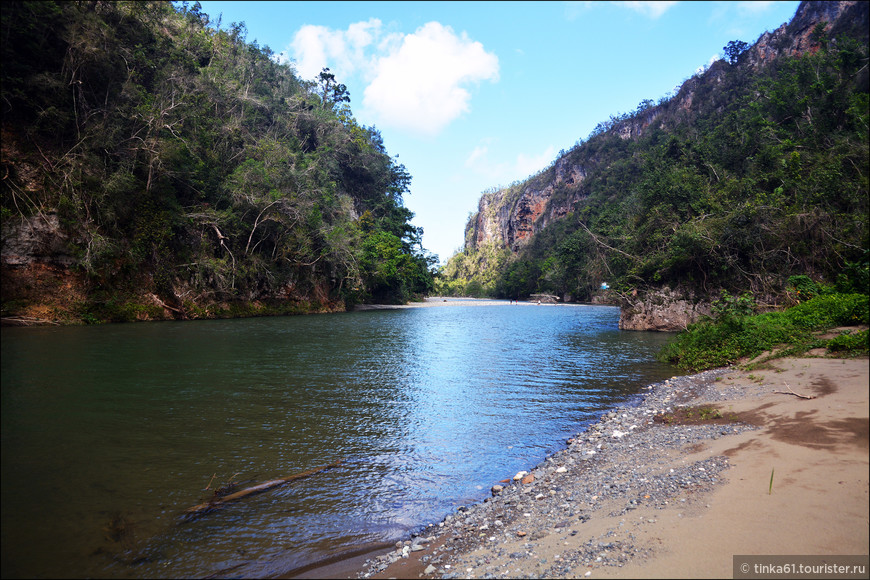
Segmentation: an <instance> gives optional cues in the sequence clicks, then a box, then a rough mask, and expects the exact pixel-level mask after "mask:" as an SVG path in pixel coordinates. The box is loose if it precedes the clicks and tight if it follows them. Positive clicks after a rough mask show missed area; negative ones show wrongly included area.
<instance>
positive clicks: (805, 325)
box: [659, 294, 870, 371]
mask: <svg viewBox="0 0 870 580" xmlns="http://www.w3.org/2000/svg"><path fill="white" fill-rule="evenodd" d="M868 315H870V307H868V296H867V295H864V294H830V295H825V296H817V297H815V298H813V299H812V300H808V301H806V302H803V303H801V304H798V305H797V306H794V307H793V308H791V309H789V310H786V311H784V312H768V313H765V314H760V315H757V316H738V315H733V314H731V315H728V316H724V317H720V318H719V319H717V320H706V321H702V322H699V323H697V324H693V325H691V326H689V328H688V329H687V330H686V332H684V333H682V334H680V335H678V336H677V337H676V338H675V339H674V340H673V341H672V342H670V343H669V344H667V345H666V346H665V347H664V348H663V349H662V351H661V353H660V354H659V358H660V359H661V360H662V361H665V362H670V363H672V364H675V365H677V366H678V367H680V368H682V369H686V370H691V371H699V370H704V369H709V368H714V367H721V366H727V365H729V364H732V363H734V362H736V361H737V360H738V359H740V358H743V357H755V356H757V355H759V354H761V353H763V352H765V351H767V350H771V349H773V348H775V347H776V346H779V345H783V344H791V345H795V346H794V347H793V348H791V349H788V351H787V353H788V354H800V353H802V352H805V351H806V350H807V349H809V348H811V347H812V345H814V344H816V343H817V342H818V341H817V340H816V341H814V339H813V336H812V332H813V331H817V330H824V329H828V328H833V327H837V326H854V325H858V324H867V323H868ZM866 335H867V333H866V331H864V332H863V333H857V334H856V335H841V336H840V337H837V338H836V339H834V340H833V341H830V342H829V343H828V347H829V348H831V349H832V350H838V349H841V350H845V351H849V352H860V350H859V349H860V348H866V342H867V340H866ZM862 336H863V338H861V337H862ZM862 341H863V342H862ZM832 345H833V346H832Z"/></svg>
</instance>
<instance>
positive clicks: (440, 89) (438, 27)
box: [363, 22, 499, 135]
mask: <svg viewBox="0 0 870 580" xmlns="http://www.w3.org/2000/svg"><path fill="white" fill-rule="evenodd" d="M498 71H499V67H498V57H496V56H495V54H493V53H489V52H486V50H484V48H483V45H482V44H481V43H479V42H475V41H472V40H471V39H470V38H468V35H467V34H465V33H464V32H463V33H462V34H461V35H457V34H456V33H455V32H453V29H452V28H450V27H449V26H444V25H442V24H440V23H438V22H429V23H428V24H425V25H424V26H422V27H421V28H419V29H417V31H416V32H414V33H413V34H408V35H406V36H405V37H404V38H403V39H402V41H401V43H400V44H398V46H395V45H394V46H393V47H392V49H391V50H390V51H389V52H388V53H387V54H385V55H383V56H380V57H379V58H377V60H376V62H375V65H374V78H373V80H372V82H371V83H370V84H369V85H368V86H367V87H366V89H365V91H364V94H363V106H364V107H365V108H366V109H367V110H369V111H371V112H372V113H373V114H374V115H375V117H377V118H378V119H379V121H380V122H381V123H383V124H384V125H390V126H394V127H399V128H403V129H409V130H411V131H413V132H417V133H422V134H427V135H434V134H437V133H438V132H440V131H441V130H442V129H443V128H444V127H445V126H446V125H448V124H449V123H450V122H451V121H453V120H455V119H457V118H458V117H459V116H460V115H462V114H463V113H467V112H468V111H469V110H470V109H471V106H470V101H471V93H470V92H469V91H468V90H467V88H466V86H467V85H468V84H470V83H477V82H480V81H483V80H492V81H495V80H498Z"/></svg>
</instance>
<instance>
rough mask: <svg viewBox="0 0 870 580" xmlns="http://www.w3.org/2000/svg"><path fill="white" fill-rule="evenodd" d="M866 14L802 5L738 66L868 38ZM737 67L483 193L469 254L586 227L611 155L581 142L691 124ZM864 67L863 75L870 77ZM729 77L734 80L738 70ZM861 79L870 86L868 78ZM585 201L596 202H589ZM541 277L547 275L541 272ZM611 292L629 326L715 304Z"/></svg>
mask: <svg viewBox="0 0 870 580" xmlns="http://www.w3.org/2000/svg"><path fill="white" fill-rule="evenodd" d="M867 15H868V10H867V3H866V2H858V1H841V2H822V1H811V2H802V3H801V4H800V6H799V7H798V9H797V11H796V13H795V16H794V17H793V18H792V20H791V21H789V22H788V23H786V24H783V25H782V26H780V27H779V28H777V29H776V30H774V31H772V32H765V33H764V34H762V35H761V36H760V37H759V38H758V40H757V41H756V42H755V43H754V44H753V45H752V46H751V47H749V48H748V49H747V50H746V51H745V52H743V53H742V54H740V56H739V57H738V59H737V62H736V65H737V66H738V67H740V68H741V69H742V70H743V71H745V72H744V74H745V75H746V76H747V77H751V75H752V74H753V72H754V71H757V70H759V69H761V68H762V67H764V66H765V65H766V64H768V63H769V62H771V61H772V60H773V59H774V58H775V57H777V56H780V55H788V56H797V55H801V54H804V53H815V52H816V51H817V50H818V49H819V47H820V42H824V40H823V39H822V36H826V37H827V38H828V39H832V38H835V37H837V36H838V35H839V34H842V33H845V34H850V35H851V36H853V37H855V38H866V34H867V33H866V30H867V27H868V16H867ZM820 23H823V24H824V35H820V34H819V33H820V31H821V30H820V29H819V28H817V27H818V25H819V24H820ZM733 67H734V65H732V64H729V63H727V62H726V61H724V60H720V61H718V62H716V63H713V64H712V65H711V66H710V67H709V68H708V69H707V70H705V71H703V72H702V73H699V74H696V75H694V76H692V77H691V78H689V79H688V80H687V81H686V82H685V83H683V85H682V86H681V87H680V89H679V90H678V91H677V92H676V94H674V95H673V96H672V97H671V98H669V99H663V100H662V101H660V102H659V103H658V104H654V103H653V102H652V101H645V102H644V103H642V104H641V105H640V106H639V107H638V110H637V111H635V112H633V113H630V114H627V115H623V116H621V117H617V118H611V120H610V121H605V122H603V123H601V124H600V125H599V127H597V128H596V130H595V131H593V135H592V136H590V139H589V141H587V142H586V143H580V144H578V146H575V147H574V148H572V149H571V150H569V151H567V152H563V153H562V154H561V155H560V157H559V158H558V159H557V160H556V161H555V162H554V163H553V164H552V165H551V166H550V167H548V168H546V169H544V170H543V171H541V172H540V173H538V174H537V175H535V176H532V177H531V178H529V179H527V180H526V181H524V182H521V183H516V184H513V185H511V186H510V187H507V188H503V189H499V190H497V191H491V192H488V193H485V194H484V195H482V196H481V198H480V201H479V204H478V211H477V212H476V213H475V214H473V215H472V216H471V217H470V218H469V220H468V222H467V224H466V229H465V253H466V254H473V253H474V252H475V251H476V250H478V249H480V248H482V247H484V246H495V247H496V248H504V249H508V250H510V252H511V253H512V254H513V255H514V256H515V257H521V256H522V253H523V250H524V248H525V247H527V246H530V245H531V242H532V240H533V239H534V238H535V237H536V236H538V235H539V234H541V232H542V231H543V230H545V229H546V228H547V227H548V226H550V225H551V224H553V223H554V222H557V221H558V220H561V219H563V218H565V217H566V216H569V215H572V214H573V213H575V212H577V215H578V216H580V217H579V218H575V219H579V220H580V222H581V225H584V224H583V223H582V222H583V219H584V218H583V217H582V210H583V208H584V203H583V202H584V200H587V198H589V200H591V199H593V198H591V197H590V191H589V189H590V185H589V184H590V183H593V182H594V181H595V180H596V179H598V178H599V176H601V175H603V174H604V172H605V171H606V170H608V169H609V164H611V163H612V162H613V157H612V156H611V157H610V158H608V159H602V158H600V157H599V156H597V154H596V151H595V148H594V147H583V145H587V144H588V143H590V142H591V140H592V138H593V137H594V136H597V135H601V134H610V135H611V136H613V135H615V136H618V137H619V139H621V140H622V141H623V142H630V141H629V140H638V139H640V138H641V137H642V136H644V135H645V134H646V133H647V132H648V131H649V132H650V133H649V134H654V133H652V131H651V129H652V128H654V129H662V130H664V131H668V130H670V129H672V128H673V127H674V126H676V125H679V124H683V123H691V122H692V121H693V119H697V118H698V117H700V116H703V115H707V114H710V112H711V111H716V110H721V109H723V108H724V107H725V105H726V103H727V99H728V98H729V94H728V91H726V90H722V89H720V90H717V87H718V86H719V85H722V83H724V82H725V81H726V80H727V79H726V77H727V76H728V73H729V72H730V71H733V70H736V69H734V68H733ZM866 71H867V68H866V67H865V68H864V72H863V73H861V74H863V75H864V76H865V77H866V75H867V72H866ZM730 82H732V83H733V82H734V81H733V75H732V78H731V81H730ZM863 84H866V79H865V81H864V82H863ZM723 86H724V85H723ZM679 154H680V153H679V152H677V153H676V155H679ZM710 171H711V172H712V173H714V172H715V169H713V168H712V167H711V168H710ZM711 179H716V180H718V179H719V176H718V175H712V176H711ZM586 203H587V204H588V203H592V202H591V201H588V200H587V202H586ZM590 235H591V233H590ZM593 237H594V236H593ZM546 239H547V240H552V239H555V238H552V237H547V238H546ZM595 242H596V243H597V244H598V246H599V247H598V250H601V249H602V248H605V249H609V250H610V251H613V248H611V247H609V246H608V245H607V244H606V242H605V241H604V240H600V239H597V238H596V239H595ZM548 243H549V242H548ZM575 251H590V250H589V249H588V248H587V249H586V250H583V249H578V250H575ZM593 251H595V250H593ZM616 251H619V250H616ZM622 254H625V252H622ZM625 257H626V259H629V260H636V261H642V260H643V259H644V257H643V256H629V255H628V254H625ZM541 275H542V276H543V275H546V273H545V272H542V274H541ZM606 275H607V272H606V271H604V272H602V276H606ZM600 280H601V281H605V280H607V278H604V277H602V278H601V279H600ZM597 284H598V283H597V282H596V284H595V286H594V287H597ZM650 286H651V287H650ZM705 290H706V291H707V292H708V293H709V294H712V295H715V294H716V293H717V291H718V290H717V289H716V288H705ZM607 295H608V296H611V297H613V298H612V299H611V303H618V304H620V305H621V306H622V307H623V317H622V320H621V322H620V328H624V329H635V330H645V329H655V330H680V329H682V328H685V326H686V325H687V324H690V323H691V322H694V321H696V320H697V319H698V318H699V317H700V316H702V315H704V314H707V313H709V308H710V307H709V304H710V298H709V297H707V296H704V295H696V294H692V293H690V292H689V291H688V290H685V289H682V288H675V289H673V290H671V289H669V288H667V287H661V288H656V287H655V283H654V282H652V281H649V285H647V286H646V288H645V289H641V290H640V294H639V295H638V294H635V295H634V296H631V297H626V296H623V297H619V298H617V296H618V295H617V294H614V293H607ZM602 297H603V295H602V296H599V297H598V298H602ZM594 298H595V296H593V299H594Z"/></svg>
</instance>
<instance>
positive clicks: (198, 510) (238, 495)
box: [182, 459, 343, 521]
mask: <svg viewBox="0 0 870 580" xmlns="http://www.w3.org/2000/svg"><path fill="white" fill-rule="evenodd" d="M342 461H343V460H342V459H339V460H338V461H334V462H332V463H330V464H329V465H323V466H321V467H315V468H314V469H309V470H308V471H303V472H302V473H296V474H293V475H288V476H287V477H281V478H279V479H272V480H269V481H266V482H263V483H261V484H259V485H255V486H253V487H248V488H246V489H243V490H241V491H237V492H235V493H231V494H229V495H225V496H223V497H214V498H212V499H211V500H209V501H207V502H205V503H201V504H199V505H195V506H193V507H189V508H187V509H186V510H184V519H183V520H182V521H190V520H193V519H196V518H198V517H200V516H202V515H205V514H206V513H208V512H210V511H212V510H215V509H219V508H222V507H224V506H226V505H227V504H230V503H233V502H235V501H238V500H240V499H242V498H245V497H248V496H250V495H254V494H258V493H262V492H264V491H267V490H269V489H272V488H273V487H278V486H279V485H284V484H285V483H290V482H291V481H296V480H297V479H303V478H306V477H309V476H312V475H314V474H315V473H320V472H321V471H326V470H327V469H331V468H333V467H338V466H339V465H340V464H341V463H342ZM209 483H210V482H209Z"/></svg>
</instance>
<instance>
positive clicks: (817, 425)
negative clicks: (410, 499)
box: [308, 358, 870, 578]
mask: <svg viewBox="0 0 870 580" xmlns="http://www.w3.org/2000/svg"><path fill="white" fill-rule="evenodd" d="M868 368H870V365H868V360H867V358H861V359H832V358H786V359H778V360H774V361H772V362H771V363H768V365H767V368H766V369H765V370H755V371H752V372H747V371H741V370H737V369H735V368H731V369H724V370H722V371H721V372H718V374H717V376H716V378H715V382H714V383H712V385H713V387H712V389H713V390H712V391H711V387H710V384H707V385H706V386H705V390H704V393H705V394H706V395H707V399H711V398H712V400H713V403H714V404H715V406H716V407H717V408H719V409H721V410H722V411H723V412H724V413H726V414H728V413H731V414H736V415H738V416H739V417H740V419H741V420H742V421H748V422H751V423H753V424H754V425H755V426H756V427H757V428H756V429H754V430H747V431H743V432H741V433H738V434H729V435H723V436H721V437H719V436H717V437H716V438H713V439H705V440H703V442H701V443H699V442H697V441H696V442H694V443H692V444H690V445H687V446H686V447H685V448H682V449H677V450H675V452H673V453H665V454H664V455H662V454H659V455H656V459H655V461H657V462H659V463H661V462H662V461H664V462H665V463H664V464H662V465H657V466H656V467H657V468H660V469H661V471H662V472H665V473H666V472H667V471H668V469H669V468H670V469H675V468H676V469H679V468H681V467H682V468H685V466H687V465H693V464H694V465H704V463H701V462H703V461H705V460H714V459H717V458H718V459H719V460H722V458H727V464H728V467H727V468H726V469H725V470H724V471H722V472H721V475H722V477H721V478H719V479H718V481H717V483H716V484H715V485H713V486H711V487H709V488H700V487H698V488H695V489H689V490H687V491H686V492H685V493H684V494H683V496H679V495H678V496H675V497H673V498H672V501H670V502H667V505H662V504H661V502H659V503H658V504H656V505H642V502H641V505H638V506H637V508H636V509H634V508H632V509H631V511H628V512H626V511H625V510H623V511H621V512H620V511H618V510H615V511H610V513H607V512H608V510H607V509H603V510H597V511H594V512H590V513H591V514H592V515H591V519H589V521H588V522H584V523H583V525H582V526H580V525H574V526H573V527H575V528H577V529H574V530H571V533H566V532H567V529H562V528H558V527H554V526H556V525H558V524H557V523H556V522H555V520H553V519H552V518H550V520H549V521H548V518H547V517H546V516H544V517H541V518H535V521H534V522H531V521H529V520H528V519H527V520H525V521H526V522H528V523H526V524H525V526H526V527H525V528H523V530H528V535H527V534H526V533H524V534H523V536H524V537H515V536H516V535H517V533H514V532H513V531H512V530H514V529H516V528H508V527H505V528H504V531H505V534H504V536H503V537H501V538H500V539H498V540H497V541H492V539H493V538H494V537H493V538H490V541H489V542H487V541H486V538H485V537H484V536H485V535H488V534H489V533H491V532H489V531H487V532H486V533H485V534H481V533H480V532H479V531H478V529H479V528H477V527H476V526H477V524H479V523H480V521H484V520H483V519H481V520H475V523H474V525H473V526H468V525H466V526H460V527H459V528H457V527H456V526H455V524H454V527H452V528H451V527H450V526H444V525H442V527H441V528H440V529H438V528H436V529H434V530H433V531H432V532H431V534H432V539H431V542H430V543H428V545H427V548H426V549H425V550H421V551H418V552H412V553H411V554H410V555H409V557H407V558H399V559H398V560H397V561H396V562H395V563H393V564H391V565H390V566H388V567H387V568H386V569H383V570H380V571H378V570H377V568H376V567H373V566H372V565H371V564H372V562H371V561H370V563H369V565H368V566H364V567H362V569H357V570H356V572H355V573H350V574H347V573H346V572H347V571H342V570H341V568H336V569H333V570H332V571H331V573H330V575H331V576H333V577H336V576H338V575H339V574H341V575H345V577H363V576H368V577H372V578H419V577H425V578H442V577H452V578H483V577H498V578H502V577H510V578H526V577H569V578H572V577H592V578H605V577H627V578H723V577H732V575H733V568H732V565H733V563H732V562H733V556H734V555H740V554H749V555H781V554H782V555H785V554H790V555H867V554H868V544H870V538H868V529H870V517H868V513H870V505H868V492H870V475H868V470H870V462H868V424H870V417H868V408H870V399H868V379H870V377H868ZM689 379H690V381H689V382H691V379H692V377H689ZM707 380H708V382H709V378H708V379H707ZM697 381H698V382H700V381H701V379H700V375H699V378H698V379H697ZM711 392H712V393H713V394H715V395H716V396H714V397H710V394H711ZM720 394H721V396H720ZM797 395H803V397H799V396H797ZM804 397H812V398H804ZM679 402H680V404H682V405H686V404H690V405H700V404H703V403H705V402H706V401H705V400H704V398H703V397H701V398H695V399H693V400H681V401H679ZM647 428H649V429H668V428H669V426H667V425H661V424H652V423H650V425H649V426H648V427H647ZM629 439H630V438H629V437H626V438H625V441H628V440H629ZM611 453H614V454H622V455H621V457H619V460H620V461H623V462H627V463H623V464H624V465H627V464H631V462H633V461H636V462H642V461H644V460H646V459H645V457H643V456H642V455H641V454H640V453H639V452H634V451H632V448H631V446H630V445H628V444H625V445H621V446H617V448H616V449H615V450H614V451H612V452H611ZM633 453H635V455H633ZM662 457H665V459H664V460H663V459H662ZM542 473H544V472H542ZM772 473H773V484H772V486H771V483H770V482H771V474H772ZM565 475H566V476H571V475H572V474H571V473H567V474H565ZM540 484H541V487H540V488H538V489H542V490H544V491H545V490H546V489H547V488H546V487H544V486H545V485H546V484H545V482H544V481H543V479H542V480H541V481H540ZM533 485H537V483H536V484H533ZM538 489H536V490H535V491H538ZM533 493H534V492H533ZM627 497H628V496H627V495H626V496H625V497H620V498H614V501H621V502H622V504H620V505H624V502H625V499H626V498H627ZM500 501H501V498H499V497H495V498H493V499H492V500H491V502H490V503H489V505H488V506H485V507H487V508H488V509H496V510H498V509H501V508H494V507H493V506H494V505H495V504H498V502H500ZM614 505H616V504H615V503H614ZM480 507H484V506H480ZM545 513H546V512H545ZM481 517H482V516H481ZM553 517H556V516H553ZM468 521H470V518H469V520H468ZM442 530H443V531H442ZM448 530H449V531H448ZM439 531H441V535H439ZM429 533H430V532H428V531H427V532H424V534H429ZM531 538H533V540H534V541H529V540H530V539H531ZM604 542H606V543H608V544H612V545H613V546H617V548H616V549H617V550H622V551H624V552H626V553H625V554H622V556H625V557H624V558H622V557H621V558H620V561H619V562H617V561H616V559H615V558H610V557H605V558H603V561H602V562H595V560H594V559H592V560H589V559H588V552H589V546H598V545H603V543H604ZM448 546H449V547H448ZM583 550H585V552H586V556H587V559H586V561H585V563H582V564H580V565H578V563H579V562H581V561H582V558H581V557H579V556H577V555H578V554H581V552H583ZM508 554H510V556H508ZM593 557H594V554H593ZM512 558H515V559H512ZM563 562H564V563H570V564H571V565H570V566H569V565H565V566H560V565H559V564H560V563H563ZM354 564H355V565H358V564H359V561H357V562H355V563H354ZM560 570H561V571H562V572H560ZM322 572H326V571H325V570H320V571H316V570H315V571H312V572H311V573H313V575H311V576H308V577H318V574H319V573H322ZM426 572H428V573H426ZM320 577H323V576H320Z"/></svg>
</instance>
